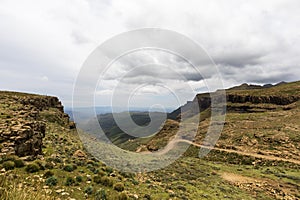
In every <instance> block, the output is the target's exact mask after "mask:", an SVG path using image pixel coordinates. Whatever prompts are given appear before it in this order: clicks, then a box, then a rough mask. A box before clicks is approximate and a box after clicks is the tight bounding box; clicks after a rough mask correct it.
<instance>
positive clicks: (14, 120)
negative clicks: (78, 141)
mask: <svg viewBox="0 0 300 200" xmlns="http://www.w3.org/2000/svg"><path fill="white" fill-rule="evenodd" d="M0 105H1V108H0V152H1V154H0V155H17V156H29V155H31V156H36V155H38V154H41V153H42V145H43V141H42V140H43V138H44V137H45V132H46V123H45V122H44V121H43V120H42V118H41V114H43V112H44V111H45V110H49V109H57V110H59V115H61V117H62V118H63V119H64V123H66V124H67V123H69V121H68V115H66V114H64V112H63V106H62V104H61V102H60V101H59V100H58V98H57V97H51V96H40V95H29V94H23V93H14V92H0Z"/></svg>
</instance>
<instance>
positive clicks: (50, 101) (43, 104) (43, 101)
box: [19, 96, 64, 112]
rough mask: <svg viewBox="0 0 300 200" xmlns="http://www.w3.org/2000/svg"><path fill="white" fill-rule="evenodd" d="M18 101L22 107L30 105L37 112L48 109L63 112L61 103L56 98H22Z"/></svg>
mask: <svg viewBox="0 0 300 200" xmlns="http://www.w3.org/2000/svg"><path fill="white" fill-rule="evenodd" d="M19 100H20V103H22V104H23V105H30V106H33V107H35V108H37V109H38V110H40V111H42V110H46V109H49V108H57V109H59V110H60V111H61V112H64V107H63V106H62V104H61V102H60V101H59V99H58V98H57V97H51V96H43V98H41V97H22V98H21V99H19Z"/></svg>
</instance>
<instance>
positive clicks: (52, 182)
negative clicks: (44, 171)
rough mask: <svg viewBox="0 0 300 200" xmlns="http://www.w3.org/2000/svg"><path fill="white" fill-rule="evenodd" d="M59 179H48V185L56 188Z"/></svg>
mask: <svg viewBox="0 0 300 200" xmlns="http://www.w3.org/2000/svg"><path fill="white" fill-rule="evenodd" d="M57 182H58V181H57V178H56V177H55V176H51V177H49V178H47V179H46V185H48V186H55V185H57Z"/></svg>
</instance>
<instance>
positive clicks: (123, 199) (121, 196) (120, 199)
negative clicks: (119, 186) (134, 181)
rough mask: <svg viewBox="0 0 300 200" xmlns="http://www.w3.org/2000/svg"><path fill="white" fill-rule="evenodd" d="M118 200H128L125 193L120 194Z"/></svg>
mask: <svg viewBox="0 0 300 200" xmlns="http://www.w3.org/2000/svg"><path fill="white" fill-rule="evenodd" d="M118 199H119V200H128V199H129V197H128V195H127V194H126V193H125V192H122V193H120V194H119V196H118Z"/></svg>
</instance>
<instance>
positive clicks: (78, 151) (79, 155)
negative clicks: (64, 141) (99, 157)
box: [73, 150, 87, 159]
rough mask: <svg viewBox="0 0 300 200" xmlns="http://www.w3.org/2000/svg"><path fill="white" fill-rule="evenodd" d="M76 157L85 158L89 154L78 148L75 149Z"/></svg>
mask: <svg viewBox="0 0 300 200" xmlns="http://www.w3.org/2000/svg"><path fill="white" fill-rule="evenodd" d="M73 156H74V157H77V158H80V159H85V158H86V157H87V156H86V154H85V153H84V152H83V151H81V150H77V151H75V153H74V154H73Z"/></svg>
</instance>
